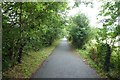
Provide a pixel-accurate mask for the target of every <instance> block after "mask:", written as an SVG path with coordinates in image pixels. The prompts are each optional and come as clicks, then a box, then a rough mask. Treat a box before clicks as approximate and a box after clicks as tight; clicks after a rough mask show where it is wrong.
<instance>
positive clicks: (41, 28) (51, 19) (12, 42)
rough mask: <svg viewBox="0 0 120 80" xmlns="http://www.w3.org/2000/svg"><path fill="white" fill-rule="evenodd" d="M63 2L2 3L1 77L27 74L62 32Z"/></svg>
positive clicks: (39, 62)
mask: <svg viewBox="0 0 120 80" xmlns="http://www.w3.org/2000/svg"><path fill="white" fill-rule="evenodd" d="M66 7H67V3H63V2H61V3H56V2H3V3H2V18H3V20H2V28H3V30H2V35H3V37H2V66H3V67H2V71H3V77H10V78H11V77H12V78H15V77H16V78H19V77H23V78H24V77H26V78H27V77H30V74H31V73H32V72H33V71H35V69H36V68H37V67H38V65H39V64H41V62H42V61H43V60H45V59H46V57H48V55H49V54H50V53H51V51H52V50H53V49H54V48H55V46H56V45H57V43H55V44H54V45H52V44H53V43H54V42H56V40H58V39H60V38H61V37H62V36H63V34H62V30H63V26H64V24H63V23H64V18H63V17H64V15H61V14H62V12H64V10H65V8H66Z"/></svg>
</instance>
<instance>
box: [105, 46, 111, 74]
mask: <svg viewBox="0 0 120 80" xmlns="http://www.w3.org/2000/svg"><path fill="white" fill-rule="evenodd" d="M111 53H112V51H111V47H110V45H109V44H107V45H106V55H105V62H104V71H106V72H108V71H109V67H110V57H111Z"/></svg>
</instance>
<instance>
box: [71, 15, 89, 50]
mask: <svg viewBox="0 0 120 80" xmlns="http://www.w3.org/2000/svg"><path fill="white" fill-rule="evenodd" d="M72 20H73V24H75V26H73V27H72V28H71V30H70V36H71V38H72V43H73V44H74V45H75V46H76V47H78V48H82V47H83V45H84V44H85V43H86V42H87V37H88V35H89V30H90V28H89V21H88V19H87V17H86V16H85V15H84V14H79V15H77V16H75V17H73V18H72Z"/></svg>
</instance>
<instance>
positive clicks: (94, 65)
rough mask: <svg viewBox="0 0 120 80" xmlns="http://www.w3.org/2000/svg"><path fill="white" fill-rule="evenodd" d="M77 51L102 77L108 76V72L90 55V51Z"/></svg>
mask: <svg viewBox="0 0 120 80" xmlns="http://www.w3.org/2000/svg"><path fill="white" fill-rule="evenodd" d="M75 51H76V52H77V53H78V54H80V57H81V58H82V59H83V60H84V61H85V63H86V64H88V65H89V66H90V67H92V68H94V69H95V70H96V72H97V73H98V74H99V76H100V77H101V78H107V74H106V73H105V72H104V71H103V70H102V69H101V68H99V67H98V66H97V64H96V63H95V62H94V61H93V60H92V59H91V58H90V57H89V52H88V51H87V50H82V49H76V50H75Z"/></svg>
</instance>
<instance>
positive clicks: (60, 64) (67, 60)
mask: <svg viewBox="0 0 120 80" xmlns="http://www.w3.org/2000/svg"><path fill="white" fill-rule="evenodd" d="M31 78H99V76H98V75H97V73H96V71H95V70H94V69H92V68H91V67H89V66H88V65H87V64H85V62H84V61H83V60H82V59H81V58H80V57H78V56H76V55H74V53H73V52H72V51H71V48H70V45H69V44H68V42H67V40H66V39H65V38H64V39H63V40H61V43H60V44H59V45H58V46H57V47H56V48H55V49H54V51H53V52H52V54H51V55H50V56H49V57H48V58H47V60H45V62H44V63H43V64H42V66H41V67H40V68H39V69H38V70H37V71H36V73H34V74H33V75H32V77H31Z"/></svg>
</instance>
